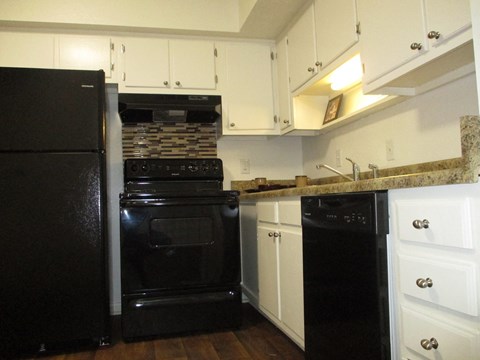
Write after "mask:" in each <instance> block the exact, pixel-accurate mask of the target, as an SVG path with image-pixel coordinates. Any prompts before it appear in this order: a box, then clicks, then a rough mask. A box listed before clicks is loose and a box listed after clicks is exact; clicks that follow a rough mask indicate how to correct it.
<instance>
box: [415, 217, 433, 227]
mask: <svg viewBox="0 0 480 360" xmlns="http://www.w3.org/2000/svg"><path fill="white" fill-rule="evenodd" d="M412 225H413V227H414V228H415V229H428V227H429V226H430V222H429V221H428V220H427V219H423V220H418V219H417V220H413V223H412Z"/></svg>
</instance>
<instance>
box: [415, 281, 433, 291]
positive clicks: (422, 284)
mask: <svg viewBox="0 0 480 360" xmlns="http://www.w3.org/2000/svg"><path fill="white" fill-rule="evenodd" d="M416 283H417V286H418V287H419V288H422V289H425V288H427V287H429V288H431V287H432V286H433V281H432V279H430V278H426V279H422V278H420V279H417V281H416Z"/></svg>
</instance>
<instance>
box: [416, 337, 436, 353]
mask: <svg viewBox="0 0 480 360" xmlns="http://www.w3.org/2000/svg"><path fill="white" fill-rule="evenodd" d="M420 345H422V347H423V348H424V349H425V350H432V349H437V348H438V341H437V339H435V338H433V337H432V338H431V339H430V340H428V339H422V340H421V341H420Z"/></svg>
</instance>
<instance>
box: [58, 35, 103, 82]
mask: <svg viewBox="0 0 480 360" xmlns="http://www.w3.org/2000/svg"><path fill="white" fill-rule="evenodd" d="M111 63H112V61H111V42H110V38H108V37H98V36H83V35H82V36H75V35H59V36H58V67H59V68H61V69H74V70H75V69H80V70H100V69H101V70H103V71H104V72H105V78H107V79H108V78H111V77H112V71H111Z"/></svg>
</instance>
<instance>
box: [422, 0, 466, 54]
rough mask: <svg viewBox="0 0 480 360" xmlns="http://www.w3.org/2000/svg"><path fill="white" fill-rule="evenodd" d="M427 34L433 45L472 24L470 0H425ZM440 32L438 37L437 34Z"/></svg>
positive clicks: (440, 42)
mask: <svg viewBox="0 0 480 360" xmlns="http://www.w3.org/2000/svg"><path fill="white" fill-rule="evenodd" d="M425 11H426V13H427V34H430V32H432V33H431V35H429V36H428V38H429V39H431V41H432V44H433V46H437V45H440V44H442V43H443V42H444V41H445V40H448V39H450V38H451V37H452V36H455V35H456V34H458V33H459V32H461V31H463V30H465V29H467V28H469V27H470V26H471V20H470V2H469V0H425ZM437 33H438V39H436V35H437Z"/></svg>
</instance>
